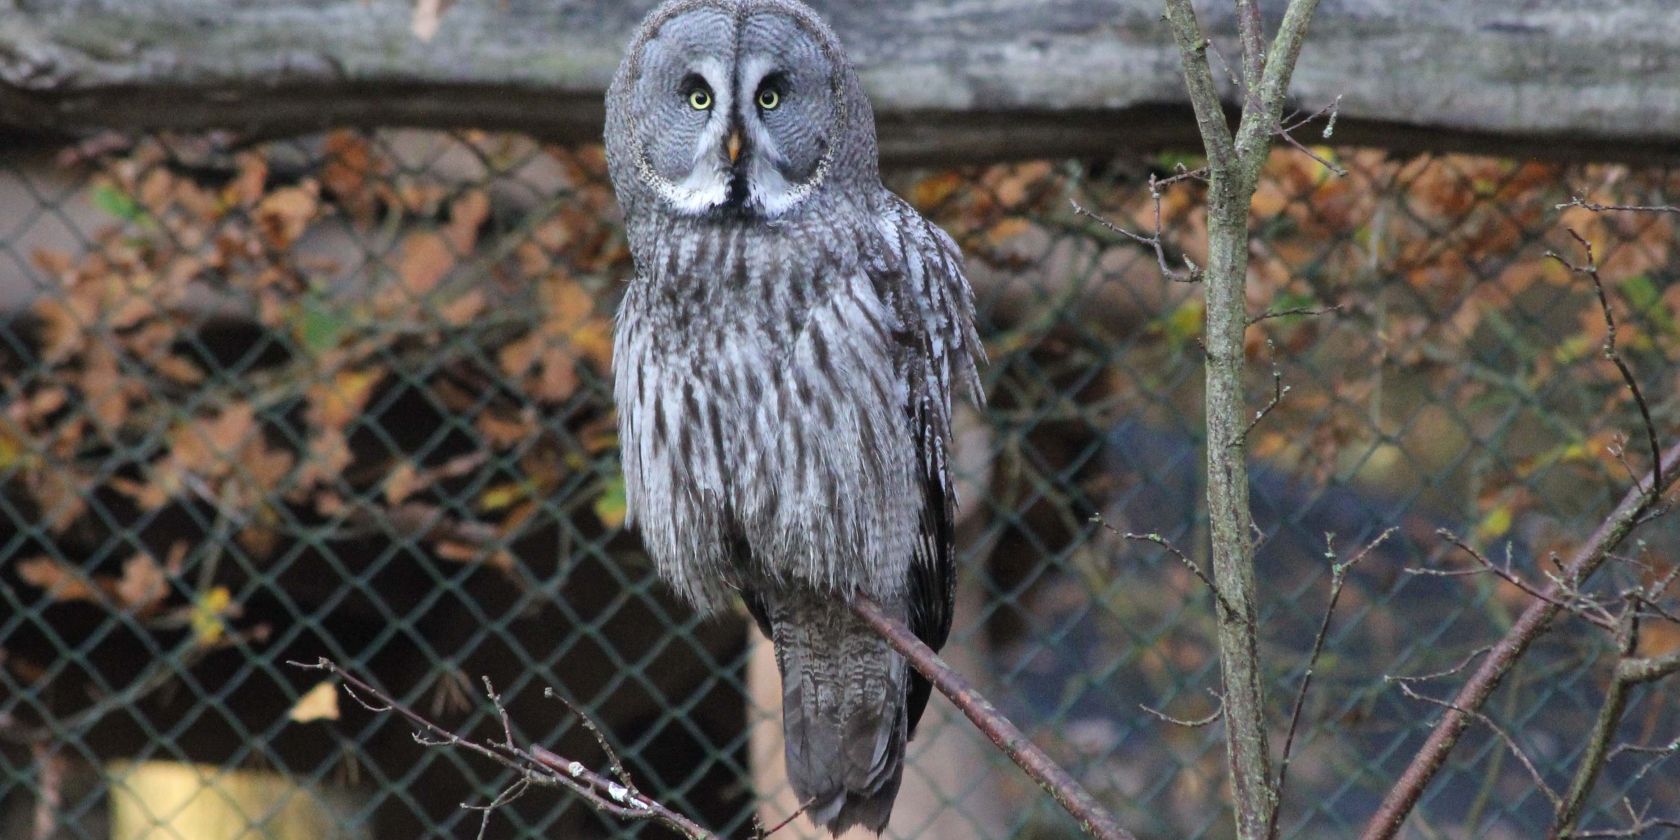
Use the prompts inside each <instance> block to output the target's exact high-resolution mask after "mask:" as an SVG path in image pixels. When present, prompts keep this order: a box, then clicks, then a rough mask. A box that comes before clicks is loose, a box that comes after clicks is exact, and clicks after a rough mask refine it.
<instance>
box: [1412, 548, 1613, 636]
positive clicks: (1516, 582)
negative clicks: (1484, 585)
mask: <svg viewBox="0 0 1680 840" xmlns="http://www.w3.org/2000/svg"><path fill="white" fill-rule="evenodd" d="M1435 534H1436V535H1437V536H1439V537H1441V538H1442V539H1444V540H1446V541H1447V542H1450V543H1452V544H1453V545H1454V546H1455V547H1457V548H1458V550H1460V551H1462V552H1464V553H1465V554H1468V555H1469V556H1470V557H1471V558H1472V559H1474V560H1475V561H1476V563H1477V564H1478V565H1480V566H1481V567H1482V569H1483V570H1485V571H1487V572H1490V573H1492V574H1494V575H1495V576H1497V577H1498V578H1499V579H1500V580H1503V581H1505V582H1506V583H1509V584H1511V585H1512V586H1515V587H1516V588H1518V589H1521V590H1522V591H1523V592H1524V593H1525V594H1527V595H1528V596H1529V597H1530V598H1534V599H1537V600H1540V601H1545V602H1547V603H1549V604H1552V605H1554V606H1557V607H1559V608H1561V609H1563V610H1567V611H1568V612H1569V613H1570V614H1571V615H1575V616H1578V617H1579V618H1581V619H1582V620H1585V621H1588V622H1591V623H1593V624H1595V625H1597V626H1599V627H1601V628H1603V629H1605V630H1608V631H1610V632H1615V630H1616V619H1615V618H1614V617H1612V616H1611V615H1610V614H1609V613H1608V612H1606V611H1605V610H1604V608H1603V606H1602V605H1600V604H1598V603H1597V602H1595V601H1593V600H1592V599H1590V598H1587V597H1586V596H1585V595H1582V594H1581V593H1580V591H1579V590H1578V589H1577V588H1576V587H1577V586H1578V584H1577V583H1576V582H1575V581H1569V580H1565V579H1562V578H1551V582H1552V588H1551V591H1550V592H1548V591H1543V590H1540V589H1537V588H1535V587H1534V586H1532V585H1531V584H1529V583H1528V582H1527V581H1525V580H1523V579H1522V576H1520V575H1518V574H1517V573H1516V572H1514V571H1512V569H1511V565H1510V561H1509V558H1507V562H1506V564H1505V566H1503V567H1501V566H1499V565H1498V564H1495V563H1494V562H1493V561H1492V560H1489V559H1488V558H1487V556H1486V555H1484V554H1482V553H1481V552H1480V551H1477V550H1476V549H1474V548H1471V547H1470V545H1469V544H1468V543H1466V542H1465V541H1464V540H1463V539H1460V538H1459V536H1458V535H1457V534H1455V533H1453V532H1452V531H1449V530H1447V529H1446V528H1438V529H1436V531H1435ZM1407 571H1412V570H1411V569H1408V570H1407Z"/></svg>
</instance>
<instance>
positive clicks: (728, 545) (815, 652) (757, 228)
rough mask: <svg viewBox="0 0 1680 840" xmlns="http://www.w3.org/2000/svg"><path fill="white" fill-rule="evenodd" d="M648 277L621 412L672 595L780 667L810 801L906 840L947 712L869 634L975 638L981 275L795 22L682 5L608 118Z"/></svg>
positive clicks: (627, 341)
mask: <svg viewBox="0 0 1680 840" xmlns="http://www.w3.org/2000/svg"><path fill="white" fill-rule="evenodd" d="M606 134H607V159H608V163H609V167H610V171H611V175H612V180H613V186H614V188H615V190H616V191H617V194H618V198H619V201H620V203H621V204H622V205H623V207H624V213H625V225H626V229H627V232H628V235H629V240H630V247H631V252H632V255H633V257H634V260H635V264H636V276H635V278H634V279H633V280H632V281H631V284H630V288H629V290H628V291H627V293H626V294H625V298H624V302H623V305H622V308H621V309H620V310H619V316H618V327H617V333H616V336H615V345H614V363H613V364H614V389H615V392H616V395H617V399H618V403H619V431H620V441H621V443H622V447H623V461H624V476H625V488H626V496H627V500H628V504H629V514H630V521H632V522H633V523H634V524H635V525H636V526H637V527H638V528H639V529H640V532H641V535H642V539H643V542H644V543H645V544H646V546H647V549H648V552H649V553H650V554H651V555H652V556H653V559H654V561H655V563H656V565H657V567H658V570H659V573H660V575H661V576H662V577H664V578H665V580H667V581H668V582H669V583H670V584H671V586H673V587H674V588H675V589H676V590H677V591H678V592H679V593H681V594H682V595H683V596H684V597H685V598H687V599H688V600H689V601H690V602H692V603H693V604H695V605H696V606H697V607H699V608H701V609H716V608H718V607H721V606H723V605H725V604H727V603H728V602H729V601H730V599H731V598H733V597H734V596H735V595H736V594H737V593H738V594H740V595H741V597H742V598H743V599H744V600H745V601H746V604H747V606H748V608H749V610H750V611H751V612H752V614H753V616H754V617H755V618H756V619H757V621H758V624H759V626H760V627H761V628H762V629H763V630H764V632H765V634H766V635H768V636H769V637H770V638H771V639H772V641H773V642H774V644H775V647H776V657H777V664H778V666H779V667H780V669H781V673H782V686H783V689H782V691H783V729H784V732H785V735H786V740H787V766H788V776H789V780H790V782H791V783H792V785H793V788H794V791H795V792H796V793H797V794H798V795H799V797H800V798H801V799H802V800H806V801H809V802H810V803H811V805H810V809H809V811H808V813H809V814H810V816H811V817H812V819H813V820H814V821H816V822H818V823H820V824H823V825H826V826H828V828H829V829H830V830H832V831H835V832H838V831H840V830H842V829H844V828H846V827H848V826H851V825H863V826H866V827H868V828H870V829H872V830H875V831H880V830H881V829H882V828H883V827H884V826H885V825H886V822H887V818H888V816H889V815H890V814H891V811H892V803H893V799H894V797H895V796H896V794H897V792H898V786H899V781H900V778H901V776H902V772H903V760H904V744H905V741H906V740H907V739H908V737H909V736H910V734H911V733H912V732H913V731H914V729H915V725H916V721H917V719H918V718H920V717H921V714H922V710H923V708H924V707H925V705H926V703H927V699H928V685H927V683H926V682H925V681H923V680H922V679H921V677H920V676H919V675H917V674H914V673H913V672H911V671H910V669H909V668H908V666H907V665H906V663H905V662H904V660H903V659H902V658H901V657H899V656H898V655H897V654H896V653H894V652H893V651H892V650H891V649H890V648H889V647H888V646H887V645H886V643H884V642H882V641H881V640H880V639H878V638H877V637H876V636H875V634H874V633H872V632H871V631H870V630H869V629H868V628H867V627H865V626H864V625H863V624H862V623H861V621H860V620H859V619H857V618H856V617H854V616H853V615H852V614H851V612H850V611H849V610H848V609H847V607H846V602H847V600H848V599H849V598H850V597H852V596H853V595H854V594H857V593H863V594H866V595H868V596H869V597H871V598H873V599H875V600H876V601H878V602H879V603H880V604H882V606H883V607H885V608H886V609H887V610H888V611H890V612H893V613H896V614H897V615H898V616H899V617H900V618H902V619H904V620H905V621H907V622H908V623H909V624H910V626H911V627H912V629H914V630H915V632H916V633H917V634H918V635H919V636H921V637H922V638H923V639H924V640H925V641H927V642H928V643H929V644H931V645H932V646H934V647H936V648H937V647H939V646H940V645H941V644H943V643H944V641H945V637H946V634H947V633H948V631H949V629H950V622H951V597H952V575H953V568H952V557H951V540H952V534H951V526H952V517H953V512H954V508H953V505H954V503H955V499H954V496H953V493H952V489H951V477H950V474H949V470H948V467H947V463H946V448H947V446H948V444H949V440H950V425H951V395H952V391H953V389H954V388H957V387H966V388H967V389H969V391H970V393H971V394H972V395H973V396H974V397H975V398H976V399H978V398H979V396H980V389H979V386H978V382H977V380H976V375H975V365H976V363H977V362H978V361H979V360H980V359H981V358H982V350H981V348H980V343H979V340H978V339H977V337H976V335H975V332H974V326H973V302H972V295H971V293H970V291H969V288H968V282H967V280H966V279H964V277H963V274H962V267H961V256H960V254H959V253H958V251H957V248H956V245H955V243H953V242H952V241H951V239H950V237H949V236H947V235H946V234H945V233H944V232H943V231H941V230H939V229H938V228H937V227H935V226H934V225H932V224H930V223H929V222H927V221H926V220H925V219H923V218H922V217H921V216H920V215H918V214H917V213H916V212H915V210H914V209H912V208H911V207H910V206H909V205H908V204H906V203H905V202H904V201H903V200H902V199H900V198H898V197H897V196H895V195H893V194H892V193H890V192H888V191H887V190H886V189H885V188H884V187H882V186H881V182H880V177H879V174H878V172H877V164H876V149H875V128H874V118H873V116H872V114H871V112H870V108H869V102H868V100H867V99H866V98H865V96H864V94H863V91H862V89H861V87H860V86H859V84H858V81H857V77H856V75H855V74H854V73H853V71H852V68H851V66H850V63H849V62H848V61H847V60H846V57H845V55H844V53H843V51H842V50H841V48H840V45H839V42H838V41H837V40H836V38H835V37H834V34H833V33H832V32H831V31H830V30H829V29H828V27H827V26H826V25H825V24H824V23H823V22H822V21H821V20H820V19H819V18H818V17H817V16H816V15H815V14H814V13H812V12H811V11H810V10H809V9H808V8H806V7H805V6H803V5H801V4H799V3H797V2H794V0H674V2H668V3H666V4H665V5H663V6H661V7H660V8H658V9H656V10H655V11H654V12H653V13H651V14H650V15H649V16H648V18H647V19H646V20H645V21H643V23H642V26H641V28H640V29H639V30H638V32H637V34H636V36H635V37H634V38H633V39H632V41H631V43H630V46H629V48H628V50H627V52H626V55H625V58H624V62H623V64H622V65H621V66H620V67H619V70H618V74H617V75H616V76H615V78H614V80H613V83H612V86H611V88H610V89H609V90H608V93H607V132H606Z"/></svg>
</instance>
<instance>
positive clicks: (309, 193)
mask: <svg viewBox="0 0 1680 840" xmlns="http://www.w3.org/2000/svg"><path fill="white" fill-rule="evenodd" d="M319 193H320V187H319V186H317V185H316V183H315V182H314V181H305V182H303V184H302V185H301V186H296V187H283V188H281V189H278V190H275V191H274V192H271V193H269V194H268V195H267V196H266V197H264V198H263V199H262V201H260V202H258V204H257V208H256V211H255V212H254V213H253V215H254V216H255V217H256V221H257V227H258V230H259V231H261V233H262V236H263V241H264V243H265V244H267V245H268V246H269V247H270V248H273V249H275V250H284V249H286V248H289V247H291V245H292V243H293V242H296V241H297V239H298V237H299V236H302V235H303V231H304V230H305V229H306V228H308V227H309V224H310V222H312V221H314V220H315V214H316V213H317V212H318V211H319V210H320V206H321V202H320V195H319Z"/></svg>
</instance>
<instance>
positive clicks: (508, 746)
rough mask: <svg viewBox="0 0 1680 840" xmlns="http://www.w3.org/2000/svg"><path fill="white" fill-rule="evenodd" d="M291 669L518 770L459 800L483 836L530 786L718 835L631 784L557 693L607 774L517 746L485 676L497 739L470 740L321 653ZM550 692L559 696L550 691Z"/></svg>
mask: <svg viewBox="0 0 1680 840" xmlns="http://www.w3.org/2000/svg"><path fill="white" fill-rule="evenodd" d="M287 664H288V665H291V666H292V667H294V668H303V669H306V670H311V671H325V672H327V673H329V674H332V675H333V676H335V677H338V678H339V679H340V680H343V681H344V693H345V694H348V695H350V698H351V699H352V700H355V701H356V702H357V703H359V704H361V706H362V708H364V709H367V710H368V711H370V712H376V713H383V712H394V713H396V714H397V715H399V716H401V717H402V718H403V719H405V720H407V721H408V722H409V723H410V724H411V725H413V726H414V728H415V732H414V740H415V741H416V742H417V743H419V744H421V745H422V746H428V747H455V748H459V749H465V750H468V751H470V752H475V753H478V754H479V755H481V756H484V757H485V758H488V759H490V760H491V761H494V762H496V763H497V764H500V765H502V766H503V767H506V768H508V769H509V770H513V771H514V772H515V773H517V774H519V778H518V780H517V781H515V782H514V783H513V784H512V785H509V786H508V787H507V788H506V789H504V790H503V791H501V792H500V793H499V794H497V795H496V797H495V798H494V799H492V800H491V801H490V803H488V804H486V805H462V806H461V807H463V808H466V809H468V810H474V811H480V812H482V815H483V816H482V818H481V822H480V824H479V837H480V838H482V837H483V836H484V831H485V828H486V827H487V826H488V824H489V820H490V815H491V814H492V813H493V812H494V811H495V810H496V809H497V808H500V807H501V806H503V805H506V804H507V803H509V802H512V801H513V800H515V799H517V798H519V797H520V796H522V795H524V793H525V792H526V791H527V790H529V789H530V788H531V787H532V786H539V787H563V788H566V789H568V790H570V791H572V792H573V793H575V794H577V795H578V796H580V797H582V798H583V801H584V802H585V803H587V804H588V805H589V807H591V808H594V809H595V810H596V811H598V812H600V813H603V814H607V815H610V816H614V817H617V818H619V819H621V820H624V821H626V822H653V823H658V824H660V825H663V826H665V827H666V828H669V829H670V830H672V831H673V832H676V833H677V834H680V835H682V836H683V837H686V838H689V840H717V835H714V834H713V833H712V832H710V831H707V830H706V829H704V828H702V827H701V826H700V825H699V824H698V823H696V822H694V821H693V820H691V819H689V818H688V817H686V816H684V815H682V814H681V813H678V812H677V811H674V810H672V809H670V808H668V807H666V806H665V805H664V804H662V803H660V802H659V801H658V800H656V799H653V798H651V797H649V796H646V795H645V794H643V793H642V792H641V790H640V789H638V788H637V787H636V784H635V782H633V781H632V780H631V778H630V774H629V772H627V771H626V770H625V769H624V764H623V762H621V761H620V760H619V758H618V753H617V752H616V751H615V750H613V748H612V746H611V745H610V744H608V743H607V740H606V738H605V737H604V736H603V735H602V734H601V731H600V729H599V728H598V727H596V725H595V722H594V721H593V720H590V718H589V717H588V716H587V715H584V714H583V713H582V712H581V711H579V710H578V709H577V708H576V707H574V706H572V704H571V703H570V702H567V701H565V700H564V698H561V702H564V703H566V706H567V708H570V709H572V711H573V712H575V713H577V715H578V717H579V718H580V719H581V720H582V721H583V723H584V726H585V727H586V728H588V730H589V731H590V733H591V734H592V735H594V736H595V740H596V743H598V744H599V745H600V746H601V749H602V751H604V752H605V753H606V755H607V761H608V763H609V764H610V766H611V770H610V771H609V775H603V774H600V773H596V772H595V771H593V770H590V769H589V768H588V767H585V766H584V765H583V764H582V763H581V762H578V761H573V760H571V759H567V758H564V757H562V756H559V755H556V754H555V753H552V752H550V751H548V750H547V749H544V748H543V747H542V746H541V745H540V744H531V745H529V746H526V747H521V746H519V745H518V744H517V743H516V742H515V740H514V737H513V725H512V723H511V721H510V720H509V719H508V713H507V708H506V707H505V706H503V705H502V698H501V695H499V694H497V693H496V692H495V689H494V688H493V687H491V685H490V680H489V678H488V677H486V678H485V679H484V690H485V697H486V698H487V699H488V700H489V701H490V704H491V705H492V706H493V707H494V708H495V710H496V714H497V716H498V718H499V719H500V720H501V723H502V739H501V740H499V741H498V740H484V741H475V740H473V739H471V738H468V737H466V736H464V735H458V734H456V733H454V732H452V731H450V730H448V729H446V728H444V727H443V726H442V725H440V724H437V723H434V722H432V721H431V720H429V719H428V718H426V717H425V716H423V715H421V714H420V713H418V712H416V711H414V710H413V709H410V708H409V707H407V706H405V705H403V704H402V703H400V702H398V701H397V700H395V699H394V698H392V697H391V696H390V695H389V694H386V693H385V692H383V691H381V690H379V689H378V688H375V687H374V686H373V685H371V684H369V683H367V682H366V681H364V680H362V679H361V678H359V677H357V676H356V675H355V674H352V673H350V672H348V671H346V670H344V668H342V667H340V666H339V665H338V663H336V662H333V661H332V660H330V659H326V658H324V657H323V658H321V659H318V660H316V661H314V662H288V663H287ZM547 696H549V697H557V698H558V697H559V695H557V694H555V693H554V692H552V691H549V692H547Z"/></svg>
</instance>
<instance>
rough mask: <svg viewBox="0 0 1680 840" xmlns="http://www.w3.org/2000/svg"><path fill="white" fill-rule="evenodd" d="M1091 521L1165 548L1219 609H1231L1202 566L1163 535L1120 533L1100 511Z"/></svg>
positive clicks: (1122, 537) (1123, 534)
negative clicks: (1203, 588)
mask: <svg viewBox="0 0 1680 840" xmlns="http://www.w3.org/2000/svg"><path fill="white" fill-rule="evenodd" d="M1091 521H1092V522H1095V523H1097V524H1098V525H1101V526H1102V527H1103V528H1104V529H1106V530H1107V531H1108V532H1109V533H1111V534H1113V535H1115V536H1117V537H1119V538H1121V539H1124V540H1131V541H1133V542H1146V543H1154V544H1155V545H1158V546H1160V547H1161V548H1164V549H1166V551H1167V553H1169V554H1171V555H1172V556H1173V557H1176V558H1178V562H1179V563H1180V564H1182V565H1183V566H1184V568H1186V569H1189V570H1190V573H1191V574H1193V575H1195V576H1196V579H1197V580H1199V581H1201V582H1202V585H1204V586H1206V587H1207V588H1208V591H1209V592H1211V593H1213V598H1214V600H1215V601H1218V602H1219V607H1220V609H1223V610H1227V611H1229V610H1230V609H1231V603H1230V602H1229V601H1226V600H1225V596H1223V595H1221V594H1219V587H1218V586H1216V585H1214V583H1213V578H1210V577H1208V576H1207V573H1206V572H1204V571H1202V567H1200V566H1198V565H1196V562H1195V561H1194V560H1191V559H1190V558H1189V557H1186V556H1185V554H1184V552H1182V551H1180V550H1179V549H1178V546H1175V545H1173V544H1172V543H1171V542H1170V541H1168V540H1167V538H1166V537H1163V536H1161V535H1160V534H1156V533H1153V532H1152V533H1148V534H1134V533H1132V532H1131V531H1126V532H1124V533H1122V532H1121V531H1120V530H1118V529H1116V528H1115V527H1114V526H1113V525H1110V524H1108V520H1106V519H1104V518H1103V515H1102V514H1101V513H1093V514H1091Z"/></svg>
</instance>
